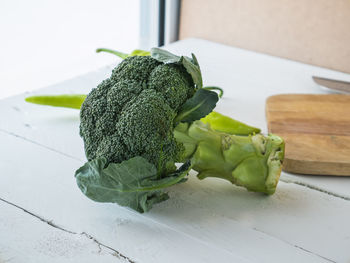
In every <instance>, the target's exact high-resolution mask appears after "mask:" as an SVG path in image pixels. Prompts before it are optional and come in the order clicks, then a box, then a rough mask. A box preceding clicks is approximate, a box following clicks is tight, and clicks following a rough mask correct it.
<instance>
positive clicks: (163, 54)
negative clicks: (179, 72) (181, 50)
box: [151, 48, 181, 64]
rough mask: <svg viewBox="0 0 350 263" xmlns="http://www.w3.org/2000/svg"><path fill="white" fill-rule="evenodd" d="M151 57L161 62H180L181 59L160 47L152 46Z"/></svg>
mask: <svg viewBox="0 0 350 263" xmlns="http://www.w3.org/2000/svg"><path fill="white" fill-rule="evenodd" d="M151 57H152V58H154V59H156V60H158V61H159V62H163V63H164V64H168V63H178V62H180V61H181V57H179V56H176V55H174V54H172V53H170V52H169V51H166V50H164V49H160V48H152V49H151Z"/></svg>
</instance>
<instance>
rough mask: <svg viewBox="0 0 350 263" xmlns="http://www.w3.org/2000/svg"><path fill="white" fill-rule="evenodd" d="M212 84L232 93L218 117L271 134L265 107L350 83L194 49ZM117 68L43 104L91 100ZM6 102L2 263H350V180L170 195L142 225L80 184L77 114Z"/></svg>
mask: <svg viewBox="0 0 350 263" xmlns="http://www.w3.org/2000/svg"><path fill="white" fill-rule="evenodd" d="M166 48H167V49H168V50H170V51H172V52H174V53H177V54H190V52H194V53H195V54H196V56H197V58H198V60H199V62H200V65H201V69H202V74H203V78H204V84H205V85H217V86H220V87H223V88H224V89H225V95H224V98H223V99H222V100H221V101H220V102H219V103H218V106H217V108H216V110H217V111H219V112H221V113H224V114H226V115H229V116H231V117H234V118H236V119H238V120H241V121H244V122H246V123H248V124H251V125H255V126H258V127H261V128H262V129H263V131H265V132H266V129H267V127H266V120H265V111H264V107H265V100H266V98H267V97H268V96H270V95H274V94H280V93H326V92H328V91H325V90H323V89H321V88H320V87H319V86H317V85H316V84H315V83H313V81H312V79H311V76H312V75H318V76H323V77H329V78H336V79H342V80H347V81H350V75H349V74H344V73H340V72H335V71H331V70H328V69H324V68H319V67H314V66H310V65H305V64H301V63H297V62H292V61H289V60H285V59H281V58H276V57H271V56H268V55H262V54H258V53H254V52H250V51H246V50H242V49H238V48H233V47H227V46H224V45H220V44H216V43H212V42H208V41H204V40H198V39H188V40H184V41H179V42H177V43H174V44H171V45H169V46H167V47H166ZM110 71H111V67H110V66H109V67H105V68H103V69H101V70H99V71H96V72H91V73H88V74H86V75H83V76H79V77H77V78H74V79H71V80H69V81H65V82H62V83H60V84H57V85H54V86H50V87H48V88H45V89H41V90H38V91H36V92H33V93H30V94H31V95H32V94H44V93H45V94H61V93H87V92H89V91H90V90H91V89H92V88H94V87H95V86H96V85H97V84H98V83H99V82H101V80H103V79H105V78H106V77H108V76H109V74H110ZM27 95H29V93H27V94H22V95H19V96H15V97H11V98H8V99H5V100H2V101H0V119H1V122H0V171H1V173H0V179H1V182H0V262H1V263H3V262H156V263H157V262H350V249H349V248H350V223H349V222H350V178H345V177H343V178H340V177H330V176H306V175H292V174H287V173H282V176H281V181H280V182H279V185H278V188H277V191H276V193H275V194H274V195H272V196H269V197H267V196H263V195H261V194H256V193H251V192H248V191H246V190H245V189H242V188H239V187H235V186H232V185H231V184H230V183H228V182H226V181H222V180H219V179H205V180H203V181H199V180H198V179H197V178H196V177H195V172H191V174H190V177H189V181H188V182H186V183H185V184H181V185H177V186H174V187H172V188H170V189H169V195H170V197H171V198H170V199H169V200H168V201H166V202H163V203H161V204H159V205H156V206H155V207H154V208H153V209H152V210H151V211H150V212H148V213H145V214H139V213H137V212H134V211H132V210H130V209H127V208H123V207H120V206H118V205H116V204H101V203H95V202H93V201H91V200H90V199H88V198H86V197H85V196H84V195H83V194H82V193H81V192H80V190H79V189H78V187H77V186H76V183H75V178H74V171H75V170H76V169H77V168H78V167H80V166H81V165H82V164H83V162H84V161H85V157H84V153H83V143H82V140H81V138H80V137H79V134H78V125H79V115H78V111H76V110H69V109H58V108H53V107H40V106H36V105H31V104H26V103H25V102H24V100H23V98H24V97H25V96H27Z"/></svg>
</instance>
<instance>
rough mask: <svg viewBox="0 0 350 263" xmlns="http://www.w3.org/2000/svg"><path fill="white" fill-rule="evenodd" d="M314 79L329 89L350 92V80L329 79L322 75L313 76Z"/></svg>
mask: <svg viewBox="0 0 350 263" xmlns="http://www.w3.org/2000/svg"><path fill="white" fill-rule="evenodd" d="M312 79H313V80H314V81H315V82H316V83H317V84H319V85H321V86H324V87H326V88H329V89H333V90H337V91H341V92H347V93H350V82H347V81H342V80H335V79H327V78H322V77H316V76H312Z"/></svg>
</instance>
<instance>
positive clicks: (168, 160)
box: [80, 56, 195, 174]
mask: <svg viewBox="0 0 350 263" xmlns="http://www.w3.org/2000/svg"><path fill="white" fill-rule="evenodd" d="M194 92H195V85H194V83H193V81H192V78H191V76H190V75H189V73H187V72H186V69H185V68H184V67H183V66H181V65H177V64H164V63H161V62H159V61H157V60H155V59H154V58H152V57H149V56H134V57H129V58H126V59H125V60H123V62H121V63H120V65H119V66H117V67H116V68H115V69H114V70H113V72H112V76H111V77H110V78H109V79H107V80H105V81H103V82H102V83H101V84H100V85H98V86H97V88H95V89H94V90H92V91H91V92H90V94H89V95H88V96H87V98H86V100H85V101H84V103H83V105H82V107H81V112H80V118H81V123H80V135H81V137H82V138H83V140H84V145H85V152H86V156H87V159H88V160H89V161H90V160H93V159H95V158H99V157H104V158H106V159H107V163H111V162H112V163H119V162H122V161H124V160H128V159H130V158H132V157H136V156H141V157H144V158H145V159H146V160H148V161H149V162H150V163H152V164H154V165H155V166H156V167H157V168H158V172H159V173H160V174H162V173H164V172H171V171H174V170H175V169H176V167H175V165H174V163H175V160H177V159H179V157H180V156H181V154H182V152H183V147H182V145H181V144H179V143H177V142H176V140H175V138H174V135H173V129H174V123H173V122H174V119H175V117H176V115H177V111H178V109H179V107H180V106H181V105H182V104H184V102H185V101H186V100H187V99H189V98H190V97H192V96H193V94H194Z"/></svg>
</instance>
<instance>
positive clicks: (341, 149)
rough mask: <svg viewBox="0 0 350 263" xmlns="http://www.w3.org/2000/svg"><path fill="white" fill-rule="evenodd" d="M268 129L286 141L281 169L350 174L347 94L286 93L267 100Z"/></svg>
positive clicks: (304, 172)
mask: <svg viewBox="0 0 350 263" xmlns="http://www.w3.org/2000/svg"><path fill="white" fill-rule="evenodd" d="M266 116H267V123H268V130H269V132H271V133H275V134H278V135H280V136H282V137H283V138H284V139H285V141H286V155H285V162H284V168H283V169H284V170H285V171H288V172H293V173H301V174H320V175H343V176H346V175H350V96H349V95H340V94H332V95H304V94H285V95H276V96H272V97H269V98H268V99H267V101H266Z"/></svg>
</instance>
